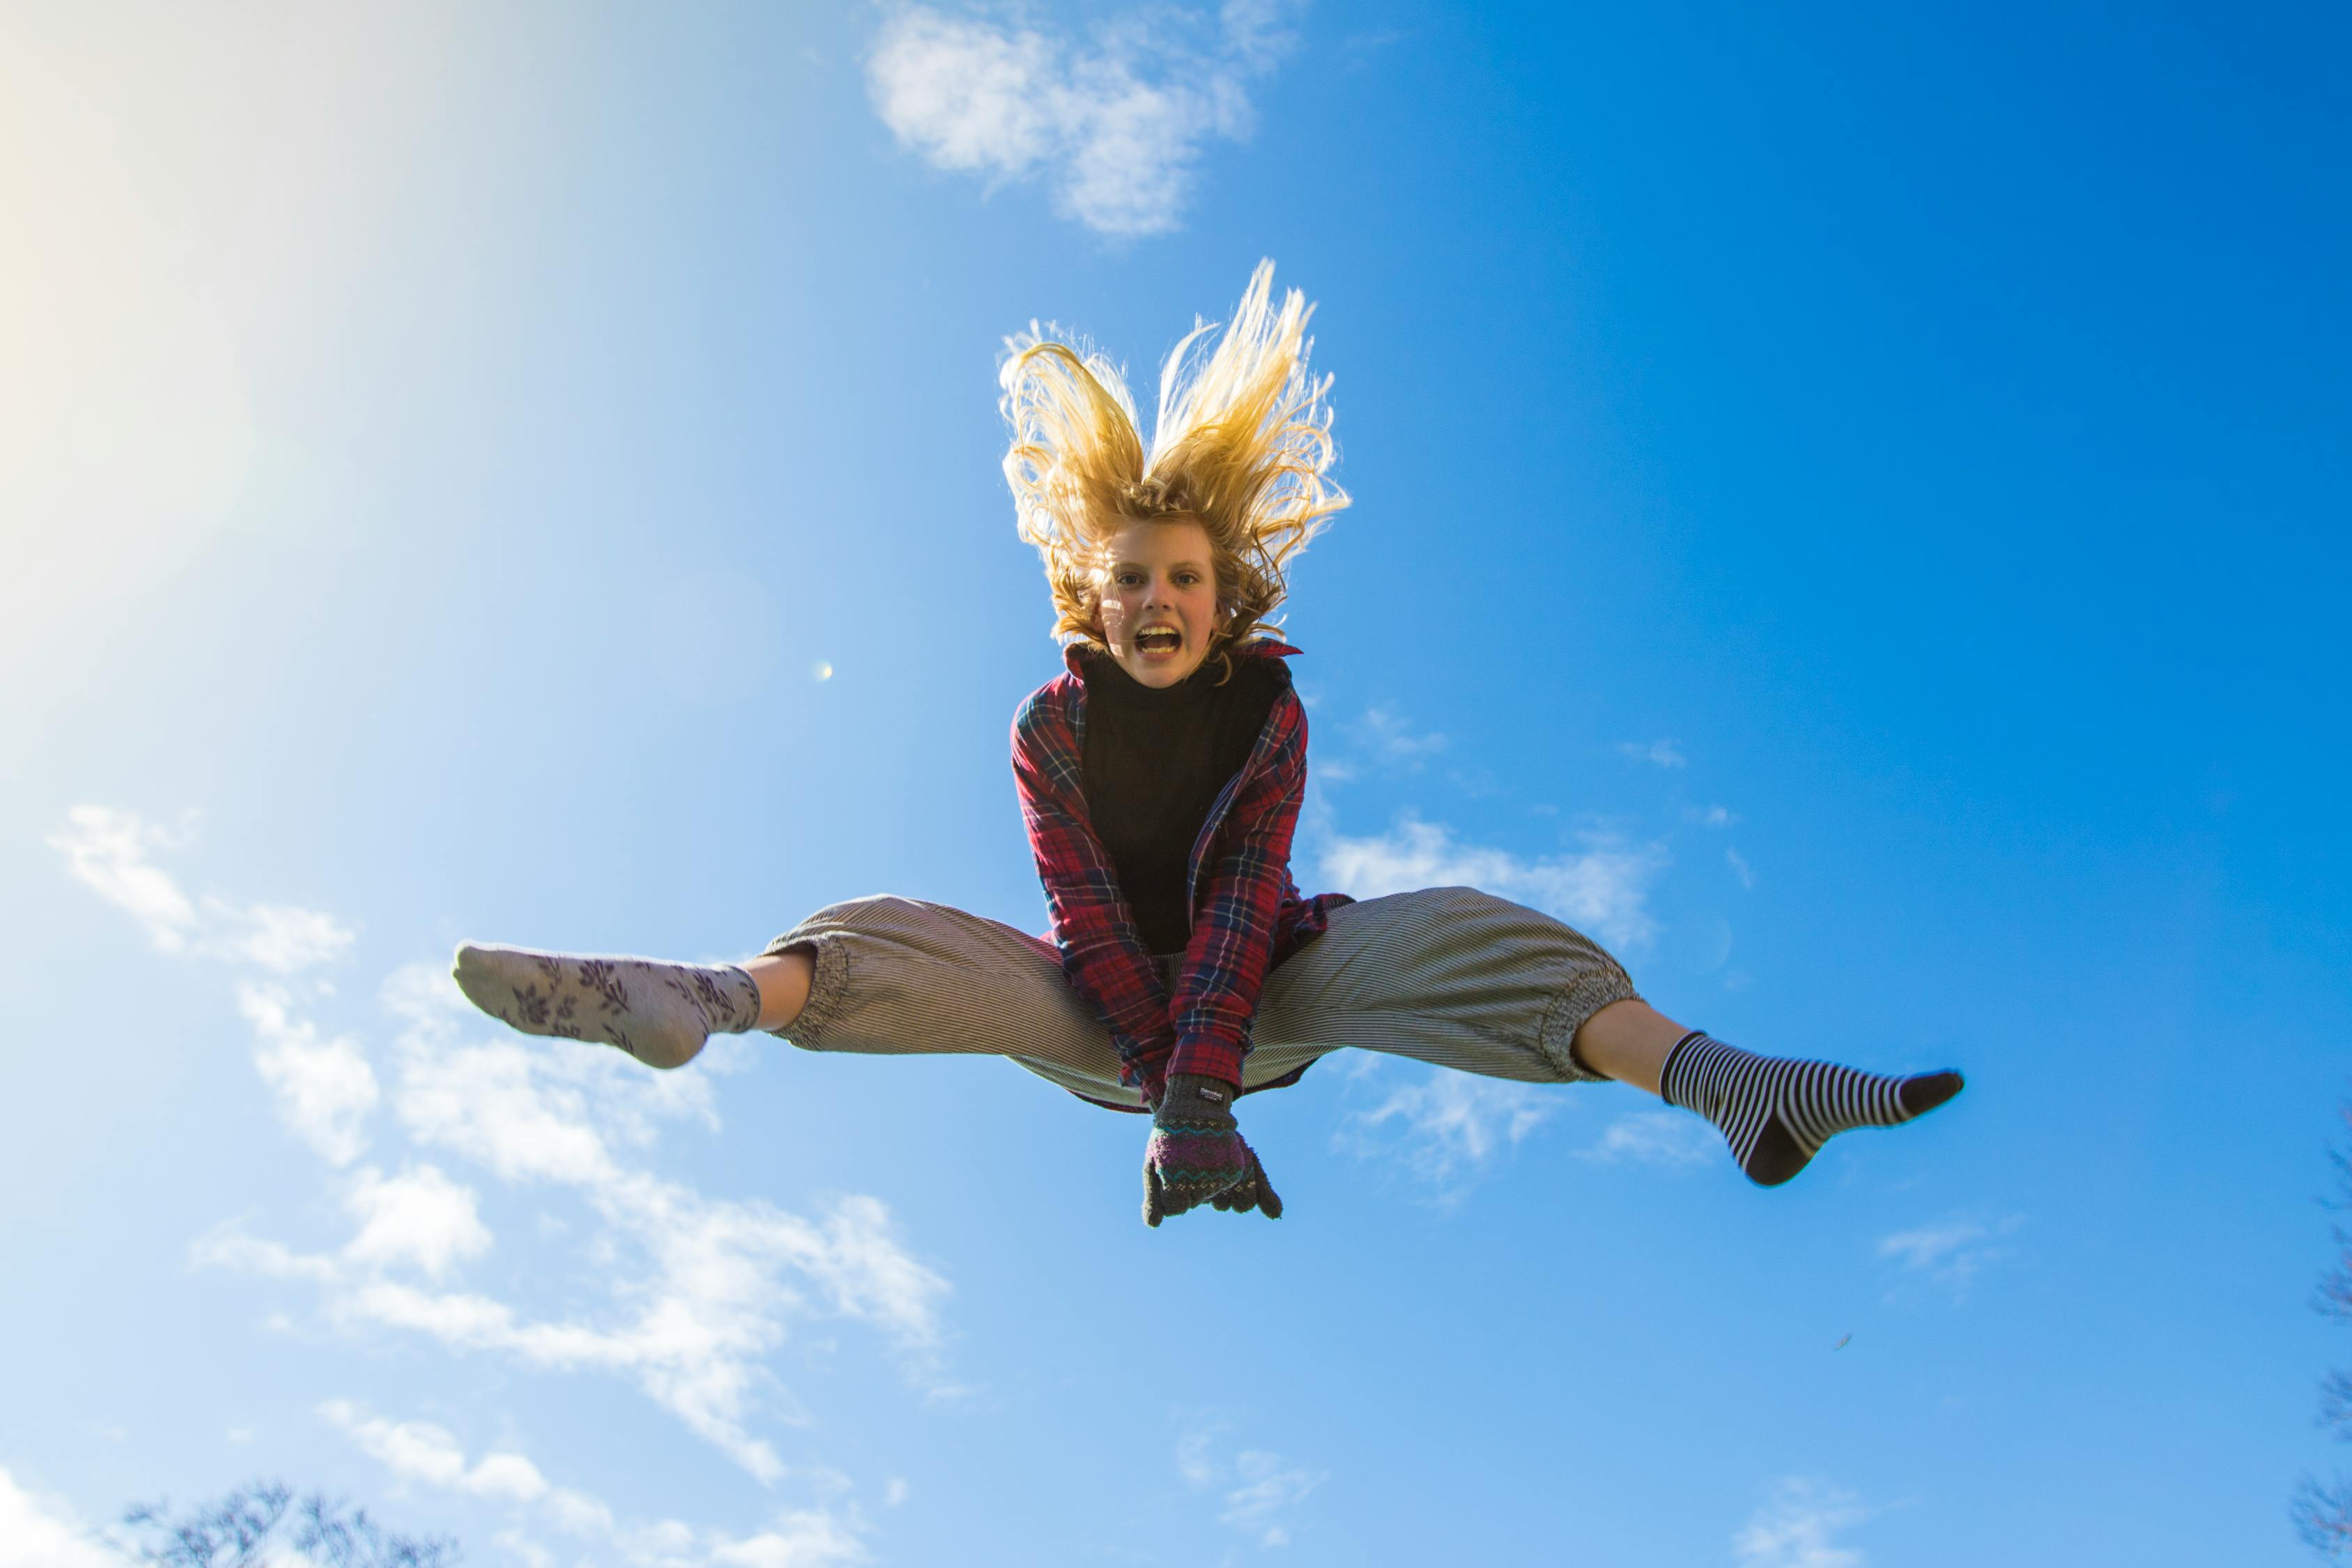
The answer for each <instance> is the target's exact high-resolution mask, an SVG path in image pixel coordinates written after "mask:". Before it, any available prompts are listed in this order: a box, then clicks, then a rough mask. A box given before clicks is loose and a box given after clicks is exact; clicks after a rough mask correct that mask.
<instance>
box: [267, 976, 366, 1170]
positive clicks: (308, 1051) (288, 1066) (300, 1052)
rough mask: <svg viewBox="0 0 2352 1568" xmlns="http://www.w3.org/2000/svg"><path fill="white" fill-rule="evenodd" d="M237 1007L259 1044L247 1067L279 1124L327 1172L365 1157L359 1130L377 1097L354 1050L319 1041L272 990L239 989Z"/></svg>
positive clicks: (353, 1045)
mask: <svg viewBox="0 0 2352 1568" xmlns="http://www.w3.org/2000/svg"><path fill="white" fill-rule="evenodd" d="M236 1005H237V1011H238V1012H240V1013H242V1014H244V1015H245V1021H246V1022H247V1024H249V1025H250V1026H252V1028H253V1032H254V1035H255V1037H257V1039H259V1041H260V1042H261V1048H260V1049H259V1050H257V1051H256V1052H255V1053H254V1057H253V1065H254V1068H255V1069H256V1070H257V1071H258V1072H259V1073H260V1074H261V1080H262V1081H263V1082H264V1083H266V1084H268V1086H269V1088H270V1091H271V1093H273V1094H274V1095H275V1096H276V1097H277V1100H278V1120H279V1121H283V1122H284V1123H285V1124H286V1127H287V1129H288V1131H291V1132H292V1133H294V1134H295V1136H297V1137H299V1138H300V1139H301V1140H302V1141H303V1142H306V1143H308V1144H310V1147H311V1148H312V1149H313V1150H315V1151H316V1152H317V1153H318V1155H319V1157H320V1159H322V1160H324V1161H326V1162H327V1163H329V1164H331V1165H348V1164H350V1163H352V1161H354V1160H356V1159H358V1158H359V1157H360V1155H361V1154H362V1153H364V1152H366V1150H367V1133H366V1131H365V1126H364V1124H365V1121H366V1119H367V1115H368V1112H370V1111H372V1110H374V1109H375V1105H376V1100H377V1099H378V1098H379V1093H380V1091H379V1090H378V1089H377V1087H376V1081H375V1069H374V1068H371V1067H369V1066H368V1061H367V1058H366V1057H365V1056H363V1055H362V1053H361V1051H360V1047H359V1045H358V1043H357V1042H356V1041H354V1040H352V1039H351V1038H350V1037H346V1036H340V1035H339V1036H336V1037H332V1038H327V1039H322V1038H321V1037H320V1034H319V1030H318V1026H316V1025H314V1024H312V1023H311V1022H310V1020H308V1019H307V1018H300V1017H297V1016H295V1015H294V1012H293V1003H292V999H291V998H290V997H289V995H288V994H287V993H286V992H285V990H284V989H283V988H281V987H279V986H275V985H253V984H241V985H239V986H238V987H237V992H236Z"/></svg>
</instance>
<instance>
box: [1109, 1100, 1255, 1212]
mask: <svg viewBox="0 0 2352 1568" xmlns="http://www.w3.org/2000/svg"><path fill="white" fill-rule="evenodd" d="M1235 1092H1236V1091H1235V1089H1234V1086H1233V1085H1231V1084H1229V1083H1226V1082H1224V1081H1223V1079H1213V1078H1204V1077H1202V1076H1201V1075H1200V1074H1198V1073H1175V1074H1172V1075H1171V1076H1170V1078H1169V1079H1168V1089H1167V1092H1166V1093H1164V1094H1163V1095H1161V1096H1160V1102H1159V1103H1158V1104H1157V1105H1155V1106H1154V1107H1153V1108H1152V1117H1151V1142H1150V1145H1149V1146H1148V1147H1147V1148H1146V1149H1145V1150H1144V1153H1143V1223H1144V1224H1146V1225H1150V1226H1156V1225H1158V1224H1159V1223H1160V1221H1161V1220H1163V1219H1165V1218H1167V1217H1168V1216H1169V1215H1176V1214H1182V1213H1183V1212H1184V1211H1185V1210H1186V1209H1189V1208H1196V1207H1198V1206H1199V1205H1202V1204H1214V1205H1216V1206H1217V1207H1218V1208H1221V1209H1228V1210H1236V1211H1237V1210H1244V1209H1253V1208H1263V1209H1264V1210H1265V1213H1266V1215H1267V1217H1269V1218H1273V1217H1276V1216H1278V1215H1280V1214H1281V1213H1282V1200H1281V1199H1280V1198H1278V1197H1276V1196H1275V1194H1274V1188H1273V1186H1272V1185H1271V1184H1268V1183H1267V1181H1266V1179H1265V1167H1264V1166H1262V1165H1260V1164H1259V1163H1258V1159H1257V1155H1256V1153H1255V1152H1254V1151H1253V1150H1252V1149H1251V1148H1250V1146H1249V1145H1248V1144H1247V1143H1245V1142H1243V1141H1242V1135H1241V1132H1240V1131H1239V1129H1238V1128H1237V1126H1236V1125H1235V1123H1234V1113H1233V1109H1232V1108H1233V1102H1234V1093H1235Z"/></svg>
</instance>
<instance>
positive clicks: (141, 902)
mask: <svg viewBox="0 0 2352 1568" xmlns="http://www.w3.org/2000/svg"><path fill="white" fill-rule="evenodd" d="M47 842H48V845H49V847H51V848H53V849H57V850H60V851H62V852H63V853H64V855H65V858H66V864H67V866H68V868H70V869H71V870H72V872H73V874H74V875H75V876H76V877H78V878H79V879H81V880H82V881H83V882H84V883H86V884H88V885H89V888H90V889H91V890H92V891H94V892H96V893H97V894H98V896H99V897H100V898H102V899H104V900H106V901H107V902H108V903H110V904H113V905H116V906H117V907H119V908H121V909H122V910H127V911H129V912H130V914H131V918H132V919H134V920H136V921H138V922H139V923H140V924H141V925H142V926H143V927H144V928H146V931H147V940H148V941H149V942H152V943H153V944H154V945H155V949H156V951H157V952H182V951H183V950H184V949H185V948H186V947H187V945H188V942H189V939H190V938H192V937H194V935H195V932H196V928H197V919H196V906H195V905H194V903H193V902H192V901H190V900H189V898H188V895H187V894H185V893H184V892H182V891H181V890H180V885H179V884H178V883H177V882H174V881H173V879H171V877H170V876H169V875H167V874H166V873H164V872H163V871H161V870H159V869H157V868H155V867H154V866H152V865H150V864H149V863H148V859H147V854H148V851H149V850H150V849H151V848H168V847H172V846H173V845H174V844H176V843H178V842H180V840H179V839H178V838H177V837H175V836H174V835H173V834H170V833H167V832H166V831H164V830H163V828H160V827H158V826H155V825H154V824H152V823H151V822H146V821H144V820H142V819H141V818H140V817H139V816H137V815H136V814H134V813H131V812H128V811H116V810H113V809H112V808H110V807H108V806H103V805H77V806H75V807H74V808H73V809H72V810H70V811H68V812H67V813H66V827H65V829H64V830H63V831H62V832H58V833H52V834H50V835H48V837H47Z"/></svg>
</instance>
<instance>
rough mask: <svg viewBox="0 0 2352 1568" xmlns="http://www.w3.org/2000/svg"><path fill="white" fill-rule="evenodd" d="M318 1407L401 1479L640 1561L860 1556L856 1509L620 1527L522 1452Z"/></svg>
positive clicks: (530, 1548)
mask: <svg viewBox="0 0 2352 1568" xmlns="http://www.w3.org/2000/svg"><path fill="white" fill-rule="evenodd" d="M319 1414H320V1415H321V1416H322V1417H324V1418H325V1419H326V1420H327V1421H328V1422H329V1423H330V1424H331V1425H332V1426H336V1427H338V1428H339V1429H341V1431H342V1432H344V1433H345V1434H346V1435H348V1436H350V1437H351V1438H352V1441H353V1442H355V1443H356V1444H358V1445H359V1447H360V1448H361V1449H362V1451H363V1452H364V1453H366V1454H367V1455H368V1456H369V1457H371V1458H374V1459H375V1460H376V1461H377V1462H379V1463H381V1464H382V1465H383V1466H384V1468H387V1469H389V1470H390V1471H391V1472H392V1473H393V1474H394V1476H395V1477H397V1478H399V1479H402V1480H404V1481H414V1482H417V1483H419V1484H421V1485H425V1486H431V1487H438V1488H441V1489H444V1490H447V1491H455V1492H461V1493H464V1494H466V1495H467V1496H471V1497H478V1498H485V1499H488V1500H493V1501H499V1502H505V1503H509V1504H511V1505H514V1506H516V1507H518V1508H529V1509H530V1510H535V1511H536V1513H537V1514H538V1515H539V1516H540V1517H541V1519H543V1520H544V1521H546V1522H547V1523H548V1524H551V1525H552V1526H553V1527H554V1528H555V1529H557V1530H559V1531H562V1532H563V1533H564V1534H566V1535H570V1536H573V1537H575V1538H579V1539H582V1540H584V1541H588V1542H594V1543H598V1544H602V1545H604V1546H608V1547H610V1548H611V1549H612V1550H613V1551H614V1552H618V1553H619V1554H620V1559H621V1561H623V1562H625V1563H633V1564H638V1565H640V1568H830V1565H832V1564H839V1563H861V1562H864V1561H866V1555H867V1553H866V1547H865V1543H864V1542H863V1541H862V1540H861V1539H860V1537H861V1533H862V1531H864V1529H865V1524H864V1521H862V1519H861V1518H860V1517H859V1516H858V1514H857V1513H856V1510H850V1511H848V1512H846V1513H839V1512H835V1511H834V1510H829V1509H824V1508H801V1509H792V1510H784V1511H782V1512H781V1513H779V1514H778V1515H777V1516H776V1518H775V1521H773V1522H772V1524H771V1525H770V1526H769V1527H768V1528H766V1529H764V1530H761V1531H757V1532H756V1533H754V1534H751V1535H748V1536H742V1537H736V1536H731V1535H729V1534H727V1533H726V1532H724V1531H716V1530H707V1529H697V1528H695V1527H694V1526H692V1525H689V1524H687V1523H685V1522H683V1521H679V1520H675V1519H660V1520H653V1521H646V1522H642V1523H636V1524H629V1525H624V1524H622V1523H621V1522H620V1521H618V1520H617V1519H616V1518H615V1517H614V1511H613V1510H612V1508H611V1507H610V1505H608V1504H606V1503H605V1502H604V1501H603V1500H601V1499H598V1498H595V1497H592V1496H590V1495H589V1494H587V1493H585V1492H582V1491H577V1490H574V1489H572V1488H569V1487H560V1486H556V1485H554V1484H553V1483H551V1482H550V1481H549V1480H548V1479H547V1477H546V1476H545V1475H543V1474H542V1473H541V1470H540V1468H539V1467H538V1466H537V1465H536V1464H534V1463H532V1462H531V1460H530V1458H528V1457H527V1456H525V1455H523V1454H520V1453H516V1452H513V1451H511V1450H499V1451H493V1452H491V1453H488V1454H485V1455H483V1456H482V1457H481V1458H479V1459H478V1460H476V1461H474V1462H472V1463H471V1464H468V1463H467V1458H466V1450H465V1448H464V1447H463V1446H462V1445H461V1444H460V1443H459V1442H458V1440H457V1436H456V1435H455V1434H453V1433H451V1432H450V1431H449V1430H448V1429H447V1428H446V1427H443V1426H437V1425H436V1424H435V1423H433V1422H430V1421H388V1420H385V1419H384V1418H383V1417H382V1416H374V1415H368V1414H366V1413H365V1412H364V1411H362V1410H361V1409H360V1408H359V1407H358V1406H357V1405H352V1403H351V1402H349V1401H347V1400H341V1399H334V1400H329V1401H328V1402H327V1403H325V1404H324V1405H320V1407H319ZM496 1539H497V1540H498V1542H499V1544H500V1545H502V1546H505V1547H506V1548H507V1549H508V1550H509V1551H510V1552H514V1553H515V1554H516V1555H517V1556H519V1557H521V1558H522V1559H523V1560H524V1561H525V1562H527V1563H554V1562H555V1561H557V1559H556V1557H555V1555H554V1554H553V1553H551V1552H548V1551H547V1549H546V1548H544V1547H542V1546H541V1545H540V1544H539V1543H538V1542H535V1541H533V1540H531V1539H530V1537H529V1536H528V1535H526V1534H525V1533H524V1532H523V1531H521V1530H520V1529H515V1530H508V1531H501V1532H500V1533H499V1535H498V1537H497V1538H496Z"/></svg>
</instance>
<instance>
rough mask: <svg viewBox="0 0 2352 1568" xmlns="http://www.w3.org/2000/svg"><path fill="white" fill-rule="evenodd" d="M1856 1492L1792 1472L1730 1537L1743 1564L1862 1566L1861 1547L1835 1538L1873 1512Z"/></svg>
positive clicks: (1768, 1567)
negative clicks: (1864, 1505) (1857, 1496)
mask: <svg viewBox="0 0 2352 1568" xmlns="http://www.w3.org/2000/svg"><path fill="white" fill-rule="evenodd" d="M1869 1513H1870V1510H1868V1509H1866V1508H1864V1507H1863V1506H1862V1503H1861V1500H1859V1499H1857V1498H1856V1497H1855V1496H1854V1495H1853V1493H1852V1492H1847V1491H1841V1490H1840V1489H1837V1488H1835V1487H1832V1486H1829V1485H1826V1484H1824V1483H1822V1482H1821V1481H1816V1480H1809V1479H1805V1478H1803V1477H1801V1476H1790V1477H1788V1478H1786V1479H1782V1480H1780V1481H1779V1482H1777V1483H1776V1484H1775V1485H1774V1486H1773V1488H1772V1491H1771V1495H1770V1496H1769V1497H1768V1498H1767V1499H1766V1500H1765V1501H1764V1504H1763V1506H1762V1507H1760V1508H1759V1509H1758V1510H1756V1511H1755V1512H1754V1513H1753V1514H1751V1515H1750V1516H1749V1517H1748V1522H1747V1523H1746V1524H1743V1525H1741V1526H1740V1527H1739V1531H1738V1533H1737V1534H1736V1535H1734V1536H1733V1537H1732V1538H1731V1550H1732V1553H1733V1555H1734V1556H1735V1557H1737V1558H1738V1562H1739V1568H1863V1555H1862V1552H1861V1551H1860V1550H1859V1549H1858V1548H1855V1547H1852V1546H1841V1545H1839V1544H1837V1543H1836V1542H1834V1541H1832V1539H1831V1538H1832V1536H1835V1535H1838V1534H1840V1533H1842V1532H1843V1531H1845V1530H1846V1529H1848V1528H1849V1527H1850V1526H1853V1525H1854V1524H1858V1523H1860V1522H1861V1521H1863V1520H1864V1519H1866V1518H1867V1517H1869Z"/></svg>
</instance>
